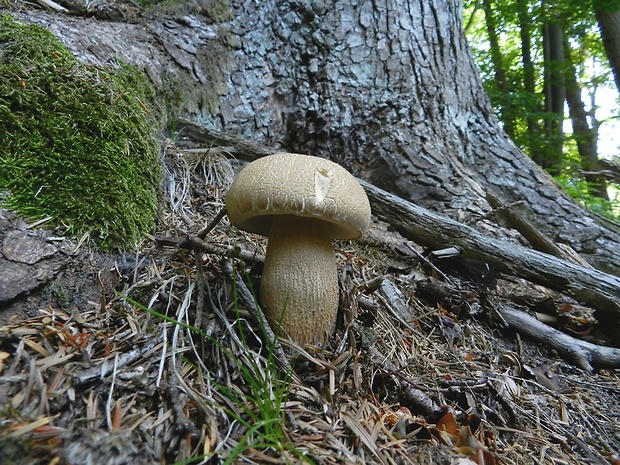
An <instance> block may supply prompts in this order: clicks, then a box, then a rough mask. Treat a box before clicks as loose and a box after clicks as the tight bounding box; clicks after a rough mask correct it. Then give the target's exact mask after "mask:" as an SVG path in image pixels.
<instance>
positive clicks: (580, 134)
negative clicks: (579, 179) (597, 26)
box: [564, 41, 609, 200]
mask: <svg viewBox="0 0 620 465" xmlns="http://www.w3.org/2000/svg"><path fill="white" fill-rule="evenodd" d="M564 49H565V52H566V58H567V66H566V103H567V104H568V112H569V115H570V119H571V123H572V125H573V134H574V137H575V142H576V143H577V150H578V151H579V156H580V157H581V160H582V166H583V169H584V171H585V172H586V174H585V178H586V180H587V181H588V183H590V185H589V186H588V189H589V190H590V193H591V194H592V195H595V196H597V197H600V198H602V199H605V200H609V196H608V195H607V182H605V179H603V178H601V177H600V176H596V175H595V174H592V173H593V172H595V171H598V170H600V166H599V163H598V153H597V147H596V140H597V138H596V126H593V127H590V125H589V124H588V114H587V113H586V110H585V105H584V103H583V99H582V97H581V87H580V86H579V83H578V82H577V70H576V68H575V64H574V62H573V60H572V51H571V47H570V44H569V43H568V41H565V42H564Z"/></svg>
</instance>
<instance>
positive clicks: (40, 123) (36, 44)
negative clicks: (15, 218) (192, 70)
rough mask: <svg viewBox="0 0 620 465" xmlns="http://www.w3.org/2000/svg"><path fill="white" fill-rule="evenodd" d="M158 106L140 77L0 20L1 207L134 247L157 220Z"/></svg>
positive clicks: (8, 19) (106, 244)
mask: <svg viewBox="0 0 620 465" xmlns="http://www.w3.org/2000/svg"><path fill="white" fill-rule="evenodd" d="M155 101H156V100H155V97H154V91H153V89H152V86H151V85H150V82H149V81H148V79H147V78H146V77H145V75H144V74H143V73H142V72H140V71H138V70H136V69H133V68H130V67H128V66H121V67H120V69H119V70H118V71H113V70H108V69H101V68H95V67H89V66H85V65H82V64H80V63H79V62H78V61H77V60H76V59H75V58H74V57H73V56H72V55H71V53H70V52H69V51H68V50H66V49H65V48H64V47H63V46H62V45H61V44H60V42H59V41H58V40H57V39H56V38H55V37H54V36H53V35H52V34H51V33H49V32H48V31H47V30H46V29H44V28H41V27H39V26H35V25H27V24H22V23H18V22H16V21H15V20H14V19H13V18H12V17H11V16H9V15H3V16H0V124H1V125H2V131H0V192H1V193H2V206H3V207H5V208H10V209H13V210H15V211H17V212H18V213H20V214H22V215H25V216H26V217H29V218H33V219H38V218H41V217H47V216H50V217H52V218H53V222H54V224H56V225H65V226H67V227H68V228H69V232H71V233H75V234H82V233H85V232H91V235H92V237H93V239H94V240H95V241H96V242H98V244H100V245H101V246H103V247H106V248H107V247H112V246H124V247H127V246H134V245H135V244H136V243H137V242H138V241H139V240H140V239H141V237H142V236H143V235H144V234H145V233H146V232H148V231H150V230H151V229H152V227H153V225H154V220H155V216H156V213H157V194H158V186H159V182H160V178H161V163H160V159H159V138H158V135H157V132H156V129H155V128H156V122H155V118H154V115H153V111H152V110H151V109H150V108H153V107H154V102H155ZM149 107H150V108H149Z"/></svg>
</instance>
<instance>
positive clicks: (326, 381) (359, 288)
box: [0, 142, 620, 465]
mask: <svg viewBox="0 0 620 465" xmlns="http://www.w3.org/2000/svg"><path fill="white" fill-rule="evenodd" d="M165 158H166V176H165V184H164V192H165V201H164V202H163V203H164V207H163V208H162V211H161V212H160V223H159V229H158V233H157V236H154V237H152V238H150V239H149V240H145V241H144V244H143V246H142V247H141V249H140V250H139V251H138V252H136V255H135V259H134V260H133V263H134V267H133V269H132V270H130V272H128V273H127V272H121V270H120V267H119V268H118V269H117V270H116V272H117V273H118V274H119V283H120V284H119V285H118V286H117V288H116V295H115V296H112V297H110V298H105V297H104V298H102V299H101V301H99V302H91V303H90V304H89V305H87V306H84V307H83V308H77V309H67V308H63V307H62V306H49V307H45V308H39V309H38V312H37V313H36V315H35V316H33V317H31V318H28V319H23V320H17V321H12V322H10V323H9V324H7V325H6V326H4V327H2V328H0V411H1V420H0V448H1V449H2V457H1V458H0V462H1V463H7V464H26V463H27V464H55V465H58V464H98V463H107V464H111V465H119V464H156V463H162V464H163V463H166V464H172V463H179V464H180V463H186V464H188V463H192V464H194V463H195V464H199V463H204V464H215V463H218V464H219V463H250V464H251V463H274V464H280V463H316V464H318V463H321V464H354V463H370V464H407V463H429V464H430V463H436V464H469V463H475V464H478V465H493V464H495V463H505V464H524V463H540V464H557V463H561V464H580V463H610V464H618V463H620V456H619V455H618V454H619V453H620V426H619V423H620V422H619V419H618V416H619V414H620V383H619V380H618V370H604V369H600V370H598V371H597V372H594V373H587V372H585V371H582V370H580V369H578V368H575V367H573V366H571V365H570V364H568V363H567V362H565V361H563V360H562V359H561V358H558V357H557V356H555V355H554V354H553V353H552V352H550V351H549V350H547V349H546V348H545V347H543V346H540V345H537V344H535V343H530V342H528V341H527V340H521V338H520V337H519V336H518V334H515V333H509V332H508V333H506V332H502V331H501V326H500V325H499V324H498V323H497V322H495V321H494V320H493V319H492V318H491V317H490V316H489V314H490V312H488V311H487V309H485V308H483V305H482V304H481V299H479V298H478V296H477V294H478V292H479V289H478V288H477V287H476V285H475V284H473V283H472V282H469V281H468V280H467V279H465V278H463V277H459V276H458V275H456V274H454V275H451V274H449V273H448V272H441V271H439V270H433V269H432V268H431V269H429V266H428V263H427V262H425V261H424V260H421V257H422V250H420V249H419V247H418V246H416V244H414V243H411V242H409V241H407V240H404V239H403V238H401V237H399V236H396V235H394V234H391V233H389V232H387V229H386V227H385V225H381V224H375V225H374V226H373V228H372V230H371V231H370V232H369V234H368V235H366V236H365V237H364V238H363V239H362V240H360V241H358V242H356V243H337V244H336V251H337V257H338V261H339V269H340V281H341V312H340V313H341V314H340V320H339V323H338V329H337V332H336V334H335V335H334V336H333V338H332V340H330V341H329V344H328V345H327V347H326V348H325V349H323V350H321V349H318V348H313V347H309V348H305V349H301V348H299V347H295V345H294V344H293V343H291V342H290V341H284V340H281V341H279V342H276V339H275V336H274V334H273V332H272V331H270V329H269V328H268V327H265V323H264V318H263V317H262V314H261V313H260V310H259V308H258V306H257V305H256V299H255V298H254V294H253V292H252V289H257V286H256V281H257V278H258V277H259V276H260V267H261V262H262V259H263V256H264V251H265V245H266V242H265V239H264V238H260V237H258V236H254V235H250V234H246V233H243V232H241V231H238V230H236V229H234V228H232V227H231V226H230V225H229V224H228V222H227V218H226V217H225V216H223V215H222V214H221V213H222V209H223V206H224V197H225V193H226V189H227V186H228V184H229V183H230V181H231V178H232V175H233V173H234V167H235V165H237V164H239V162H237V161H236V160H234V158H233V157H231V156H230V154H229V153H227V151H226V148H225V147H208V148H204V149H200V150H198V149H196V148H193V149H192V150H184V149H182V148H179V147H177V146H175V144H173V143H172V142H170V143H169V144H168V145H167V147H166V149H165ZM207 225H209V226H208V227H206V226H207ZM82 247H85V246H84V245H83V246H82ZM446 280H447V281H448V282H449V284H450V288H451V289H452V290H453V292H452V294H451V295H450V298H449V299H437V298H434V297H433V292H431V290H432V289H431V288H432V287H433V285H434V284H436V283H438V282H442V283H444V284H445V282H446ZM429 289H430V290H429Z"/></svg>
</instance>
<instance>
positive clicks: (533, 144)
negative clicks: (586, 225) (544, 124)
mask: <svg viewBox="0 0 620 465" xmlns="http://www.w3.org/2000/svg"><path fill="white" fill-rule="evenodd" d="M515 4H516V5H515V6H516V8H517V15H518V17H519V34H520V37H521V62H522V63H523V87H524V90H525V92H526V94H527V96H528V100H527V101H526V105H527V132H528V133H527V136H526V137H527V144H528V148H529V151H530V157H532V159H533V160H534V161H535V162H536V163H537V164H539V165H542V159H543V147H542V140H541V137H540V133H541V128H540V124H539V117H538V114H539V113H541V108H540V105H539V97H538V94H537V92H536V76H535V68H534V62H533V61H532V34H531V29H532V22H531V20H530V12H529V11H528V3H527V2H515Z"/></svg>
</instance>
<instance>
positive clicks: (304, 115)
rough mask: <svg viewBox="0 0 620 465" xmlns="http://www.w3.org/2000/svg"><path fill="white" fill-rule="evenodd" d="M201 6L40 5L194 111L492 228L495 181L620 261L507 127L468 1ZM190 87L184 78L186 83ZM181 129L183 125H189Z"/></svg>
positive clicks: (86, 50)
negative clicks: (116, 17) (205, 9)
mask: <svg viewBox="0 0 620 465" xmlns="http://www.w3.org/2000/svg"><path fill="white" fill-rule="evenodd" d="M230 8H231V14H230V16H229V17H228V18H224V19H220V21H219V22H214V21H212V20H209V18H206V17H203V16H199V15H198V12H200V11H201V10H198V12H195V13H196V15H195V16H181V15H179V14H177V19H170V18H168V19H166V18H161V19H158V18H151V19H149V21H148V24H147V25H145V26H141V25H140V24H121V23H104V22H101V21H93V20H89V19H78V18H69V17H66V16H60V15H48V14H45V13H42V12H36V13H34V12H33V13H31V14H30V15H28V18H29V19H30V20H33V21H37V22H39V23H42V24H44V25H46V26H47V27H49V28H50V29H52V31H53V32H56V34H57V35H58V36H59V37H60V38H61V40H63V41H64V43H65V44H67V45H68V46H69V47H70V48H72V49H73V50H74V51H76V54H77V55H78V56H79V57H81V58H83V59H87V60H89V61H91V62H94V63H105V62H108V61H109V60H111V59H113V58H114V57H119V58H120V59H122V60H124V61H126V62H129V63H135V64H138V65H140V66H144V67H145V68H146V69H147V71H148V72H149V74H150V75H151V76H152V79H153V81H154V82H156V83H157V84H158V85H160V86H162V87H165V86H166V85H167V83H169V82H174V83H176V84H175V86H174V87H171V89H172V90H174V91H175V92H176V95H177V96H179V98H182V99H184V102H185V105H184V110H185V113H186V114H189V115H192V116H193V117H195V118H196V119H197V120H199V122H201V123H203V124H206V125H207V126H210V127H212V128H214V129H219V130H223V131H227V132H231V133H234V134H237V135H239V136H242V137H245V138H248V139H251V140H254V141H256V142H259V143H262V144H266V145H272V146H280V147H282V148H284V149H287V150H290V151H298V152H304V153H310V154H314V155H320V156H324V157H328V158H330V159H332V160H334V161H336V162H338V163H341V164H342V165H344V166H345V167H347V168H349V169H350V170H351V171H353V172H354V173H355V174H356V175H358V176H360V177H362V178H364V179H366V180H368V181H370V182H372V183H374V184H376V185H378V186H379V187H382V188H384V189H386V190H388V191H391V192H392V193H395V194H397V195H399V196H401V197H404V198H405V199H408V200H411V201H413V202H416V203H418V204H420V205H421V206H424V207H426V208H429V209H431V210H434V211H437V212H441V213H444V214H447V215H449V216H451V217H452V218H454V219H457V220H459V221H468V222H469V223H470V224H472V225H473V226H475V227H476V228H478V229H481V230H484V231H486V232H487V233H490V234H494V233H495V231H496V229H497V228H496V226H495V225H493V224H491V223H490V222H489V220H488V219H487V218H488V216H487V214H488V213H489V212H490V211H491V208H490V207H489V205H488V203H487V201H486V198H485V194H486V192H492V193H493V194H494V195H495V196H496V197H498V198H499V199H500V200H502V201H503V202H504V203H511V202H516V201H520V202H522V207H521V208H522V211H521V213H522V214H523V215H524V216H526V217H528V218H529V219H530V221H532V222H533V223H534V224H536V225H537V226H538V227H539V228H540V229H541V231H544V232H546V233H547V234H548V235H549V236H550V237H551V238H553V239H554V240H556V241H558V242H565V243H568V244H570V245H572V246H573V247H574V248H575V249H576V250H577V251H579V252H580V253H582V254H584V257H585V258H586V259H588V260H590V261H591V262H592V263H594V264H596V265H598V266H600V267H602V268H603V269H606V270H607V271H610V272H612V273H614V272H615V273H617V272H619V271H620V247H619V246H618V233H617V232H616V231H612V230H611V229H609V228H607V227H606V226H604V225H601V224H599V223H598V222H597V221H596V219H595V218H594V217H593V216H591V215H590V214H589V213H587V212H585V211H584V210H582V209H581V208H580V207H578V206H577V205H576V204H575V203H574V202H573V201H572V200H571V199H570V198H568V196H566V195H565V194H564V193H563V192H562V191H561V190H560V189H559V188H558V187H557V186H556V185H555V183H554V182H553V181H552V180H551V179H550V178H549V176H548V175H547V174H546V173H544V172H543V171H542V170H540V169H539V168H538V167H537V166H536V165H535V164H534V163H533V162H532V161H531V160H530V159H529V158H527V157H526V156H524V155H523V153H522V152H521V151H520V150H519V149H517V147H516V146H515V145H514V144H513V143H512V141H511V140H510V139H509V138H508V137H507V136H506V134H505V132H504V131H503V130H502V129H501V128H500V126H499V124H498V121H497V119H496V118H495V116H494V114H493V111H492V109H491V106H490V103H489V100H488V98H487V96H486V93H485V91H484V88H483V86H482V83H481V80H480V78H479V75H478V71H477V69H476V67H475V65H474V62H473V59H472V56H471V54H470V51H469V48H468V45H467V42H466V40H465V37H464V34H463V31H462V25H461V3H460V2H459V1H458V0H421V1H419V2H413V3H411V4H406V3H405V2H402V1H398V0H384V1H376V2H372V3H371V2H360V3H356V4H353V2H351V3H346V2H338V3H336V4H335V5H332V4H329V3H318V2H311V1H275V0H265V1H262V2H250V1H233V2H231V7H230ZM181 86H185V87H186V89H185V91H181ZM180 137H182V134H181V135H180Z"/></svg>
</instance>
